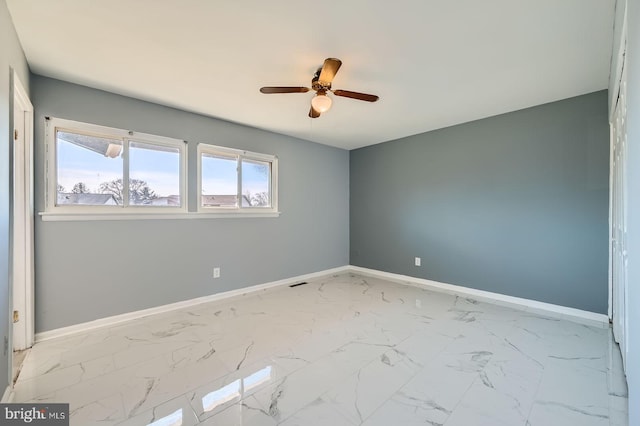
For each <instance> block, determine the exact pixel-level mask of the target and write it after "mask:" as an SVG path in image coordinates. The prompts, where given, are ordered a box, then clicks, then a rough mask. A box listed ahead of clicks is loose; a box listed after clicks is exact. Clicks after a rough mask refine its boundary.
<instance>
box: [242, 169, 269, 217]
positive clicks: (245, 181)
mask: <svg viewBox="0 0 640 426" xmlns="http://www.w3.org/2000/svg"><path fill="white" fill-rule="evenodd" d="M270 180H271V163H269V162H266V161H256V160H242V207H271V191H270V188H269V186H270V185H269V181H270Z"/></svg>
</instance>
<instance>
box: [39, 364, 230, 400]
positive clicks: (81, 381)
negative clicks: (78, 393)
mask: <svg viewBox="0 0 640 426" xmlns="http://www.w3.org/2000/svg"><path fill="white" fill-rule="evenodd" d="M167 354H168V353H164V354H161V355H158V356H155V357H153V358H151V359H144V360H142V361H139V362H137V363H135V364H131V365H128V366H125V367H121V368H117V369H115V370H112V371H109V372H106V373H103V374H99V375H97V376H94V377H91V378H89V379H87V380H80V381H78V382H76V383H73V384H71V385H69V386H64V387H62V388H58V389H55V390H54V391H53V392H54V393H58V392H64V391H68V390H69V389H70V388H73V387H75V386H78V385H80V384H81V383H83V382H84V383H86V382H88V381H90V380H95V379H99V378H101V377H103V376H107V375H111V374H116V373H119V372H121V371H122V370H125V369H127V368H131V369H133V368H135V367H139V366H141V365H143V364H144V365H146V364H148V363H149V362H151V361H154V360H158V359H162V360H164V361H167V359H166V358H165V356H166V355H167ZM110 356H111V357H113V356H114V354H110ZM114 361H115V360H114ZM221 362H222V361H221ZM81 364H82V363H78V364H73V365H72V366H70V367H73V366H76V365H79V366H81ZM167 366H168V367H169V368H170V364H169V363H167ZM70 367H65V368H70ZM225 367H226V365H225ZM183 368H184V367H183ZM81 369H82V367H81ZM176 371H177V370H174V369H171V368H170V370H169V371H168V372H167V373H166V374H162V375H160V376H156V379H159V378H162V377H165V376H167V375H168V374H171V373H174V372H176ZM227 374H231V373H227ZM227 374H225V375H223V376H220V377H218V378H216V379H213V380H218V379H220V378H222V377H225V376H226V375H227ZM83 375H84V373H83ZM43 376H46V374H45V375H41V376H37V377H34V378H32V379H28V380H36V379H38V378H42V377H43ZM213 380H212V381H213ZM187 393H188V392H187ZM38 396H43V394H40V395H36V398H37V397H38ZM101 399H103V398H101Z"/></svg>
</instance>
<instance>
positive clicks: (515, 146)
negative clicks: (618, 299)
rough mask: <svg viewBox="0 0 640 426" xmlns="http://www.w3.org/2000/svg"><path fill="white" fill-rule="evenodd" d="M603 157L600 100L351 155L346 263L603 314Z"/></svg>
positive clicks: (605, 138) (605, 134) (603, 101)
mask: <svg viewBox="0 0 640 426" xmlns="http://www.w3.org/2000/svg"><path fill="white" fill-rule="evenodd" d="M608 147H609V129H608V124H607V92H606V91H601V92H596V93H592V94H589V95H584V96H580V97H576V98H571V99H568V100H563V101H559V102H554V103H551V104H546V105H542V106H538V107H534V108H529V109H526V110H521V111H516V112H512V113H508V114H504V115H500V116H496V117H492V118H487V119H484V120H479V121H474V122H471V123H466V124H462V125H458V126H454V127H450V128H446V129H442V130H437V131H432V132H428V133H423V134H420V135H415V136H411V137H407V138H403V139H400V140H396V141H391V142H387V143H382V144H379V145H374V146H370V147H366V148H361V149H358V150H354V151H351V158H350V163H351V167H350V173H351V189H350V192H351V204H350V205H351V208H350V215H351V222H350V223H351V226H350V232H351V240H350V244H351V264H353V265H357V266H363V267H367V268H373V269H378V270H382V271H388V272H394V273H399V274H404V275H409V276H413V277H419V278H426V279H431V280H435V281H440V282H444V283H449V284H456V285H461V286H465V287H471V288H475V289H481V290H487V291H491V292H496V293H501V294H507V295H511V296H517V297H524V298H527V299H534V300H539V301H542V302H548V303H554V304H558V305H562V306H570V307H574V308H579V309H584V310H587V311H593V312H599V313H606V312H607V292H608V290H607V288H608V287H607V268H608V261H607V259H608V254H607V253H608V252H607V238H608V179H609V148H608ZM416 256H418V257H421V258H422V266H421V267H416V266H413V263H414V257H416Z"/></svg>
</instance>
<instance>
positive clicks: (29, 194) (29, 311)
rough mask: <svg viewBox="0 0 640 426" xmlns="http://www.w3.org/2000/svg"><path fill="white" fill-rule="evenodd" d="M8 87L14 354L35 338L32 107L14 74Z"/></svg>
mask: <svg viewBox="0 0 640 426" xmlns="http://www.w3.org/2000/svg"><path fill="white" fill-rule="evenodd" d="M11 86H12V88H13V108H12V112H13V114H14V115H13V120H12V132H11V136H12V137H11V142H12V145H13V147H12V148H13V149H12V152H13V155H12V170H13V172H12V188H11V194H12V196H11V201H12V203H11V205H12V209H11V215H12V221H11V223H12V225H11V232H12V234H11V235H12V238H11V253H12V276H11V300H12V304H11V306H12V309H11V318H12V319H13V312H14V311H18V312H19V320H18V321H17V322H14V323H13V324H12V330H11V336H12V339H11V342H12V343H11V345H12V349H13V350H22V349H27V348H30V347H31V346H33V343H34V334H35V321H34V303H35V294H34V237H33V236H34V229H33V228H34V211H35V209H34V190H33V180H34V160H33V139H34V134H33V105H32V104H31V101H30V100H29V96H28V95H27V91H26V90H25V88H24V86H23V85H22V82H21V81H20V79H19V78H18V75H17V74H16V72H15V70H13V72H12V85H11ZM16 114H22V117H21V119H22V121H21V122H22V125H21V127H22V128H21V129H20V128H16V125H17V124H18V123H20V122H19V121H18V120H17V117H16ZM16 131H17V132H18V133H15V132H16ZM16 135H17V139H16ZM16 189H19V190H16ZM18 251H20V252H18Z"/></svg>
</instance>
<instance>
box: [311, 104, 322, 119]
mask: <svg viewBox="0 0 640 426" xmlns="http://www.w3.org/2000/svg"><path fill="white" fill-rule="evenodd" d="M309 117H311V118H318V117H320V113H319V112H318V111H316V110H315V109H313V107H311V108H310V109H309Z"/></svg>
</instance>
